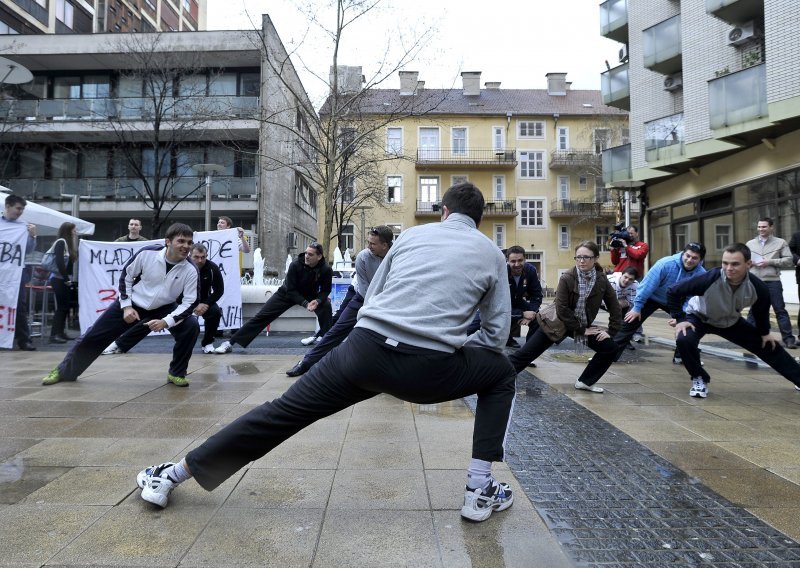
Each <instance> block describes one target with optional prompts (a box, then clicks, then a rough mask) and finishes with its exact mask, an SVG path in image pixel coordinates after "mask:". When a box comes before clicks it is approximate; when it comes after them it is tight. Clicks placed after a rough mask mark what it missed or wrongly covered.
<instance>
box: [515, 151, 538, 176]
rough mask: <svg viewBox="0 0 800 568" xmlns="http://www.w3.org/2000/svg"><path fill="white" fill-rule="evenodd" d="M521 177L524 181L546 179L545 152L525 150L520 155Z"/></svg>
mask: <svg viewBox="0 0 800 568" xmlns="http://www.w3.org/2000/svg"><path fill="white" fill-rule="evenodd" d="M519 168H520V171H519V175H520V177H521V178H523V179H544V152H542V151H541V150H523V151H521V152H520V153H519Z"/></svg>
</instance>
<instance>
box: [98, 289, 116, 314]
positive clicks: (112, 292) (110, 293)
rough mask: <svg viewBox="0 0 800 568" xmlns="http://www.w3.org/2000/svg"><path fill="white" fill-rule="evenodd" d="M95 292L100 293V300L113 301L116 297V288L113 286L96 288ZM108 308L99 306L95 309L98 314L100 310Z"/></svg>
mask: <svg viewBox="0 0 800 568" xmlns="http://www.w3.org/2000/svg"><path fill="white" fill-rule="evenodd" d="M97 293H98V294H99V295H100V301H101V302H113V301H114V300H116V299H117V290H116V289H114V288H107V289H105V290H98V291H97ZM107 309H108V308H107V307H106V308H100V309H97V310H95V312H97V313H98V314H99V313H100V312H104V311H106V310H107Z"/></svg>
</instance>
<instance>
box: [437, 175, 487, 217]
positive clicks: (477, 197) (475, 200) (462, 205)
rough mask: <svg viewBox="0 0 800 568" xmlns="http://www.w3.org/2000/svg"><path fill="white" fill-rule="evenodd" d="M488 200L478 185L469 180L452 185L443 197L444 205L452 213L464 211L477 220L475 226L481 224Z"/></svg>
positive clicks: (463, 212)
mask: <svg viewBox="0 0 800 568" xmlns="http://www.w3.org/2000/svg"><path fill="white" fill-rule="evenodd" d="M485 204H486V202H485V201H484V199H483V194H482V193H481V190H480V189H478V187H477V186H476V185H475V184H473V183H470V182H468V181H465V182H462V183H457V184H455V185H453V186H451V187H450V189H448V190H447V191H446V192H445V193H444V196H443V197H442V205H443V206H444V207H447V210H448V211H449V212H450V213H462V214H464V215H466V216H468V217H469V218H470V219H472V220H473V221H475V226H476V227H477V226H478V225H480V224H481V217H483V207H484V205H485Z"/></svg>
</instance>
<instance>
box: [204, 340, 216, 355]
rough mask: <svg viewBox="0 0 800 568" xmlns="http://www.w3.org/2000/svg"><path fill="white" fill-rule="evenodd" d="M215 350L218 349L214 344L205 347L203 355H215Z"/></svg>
mask: <svg viewBox="0 0 800 568" xmlns="http://www.w3.org/2000/svg"><path fill="white" fill-rule="evenodd" d="M215 349H216V347H214V344H213V343H209V344H208V345H203V353H205V354H206V355H210V354H211V353H214V350H215Z"/></svg>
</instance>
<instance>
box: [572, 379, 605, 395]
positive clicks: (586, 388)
mask: <svg viewBox="0 0 800 568" xmlns="http://www.w3.org/2000/svg"><path fill="white" fill-rule="evenodd" d="M575 388H576V389H578V390H582V391H589V392H598V393H600V392H603V388H602V387H596V386H594V385H587V384H585V383H582V382H580V381H575Z"/></svg>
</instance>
